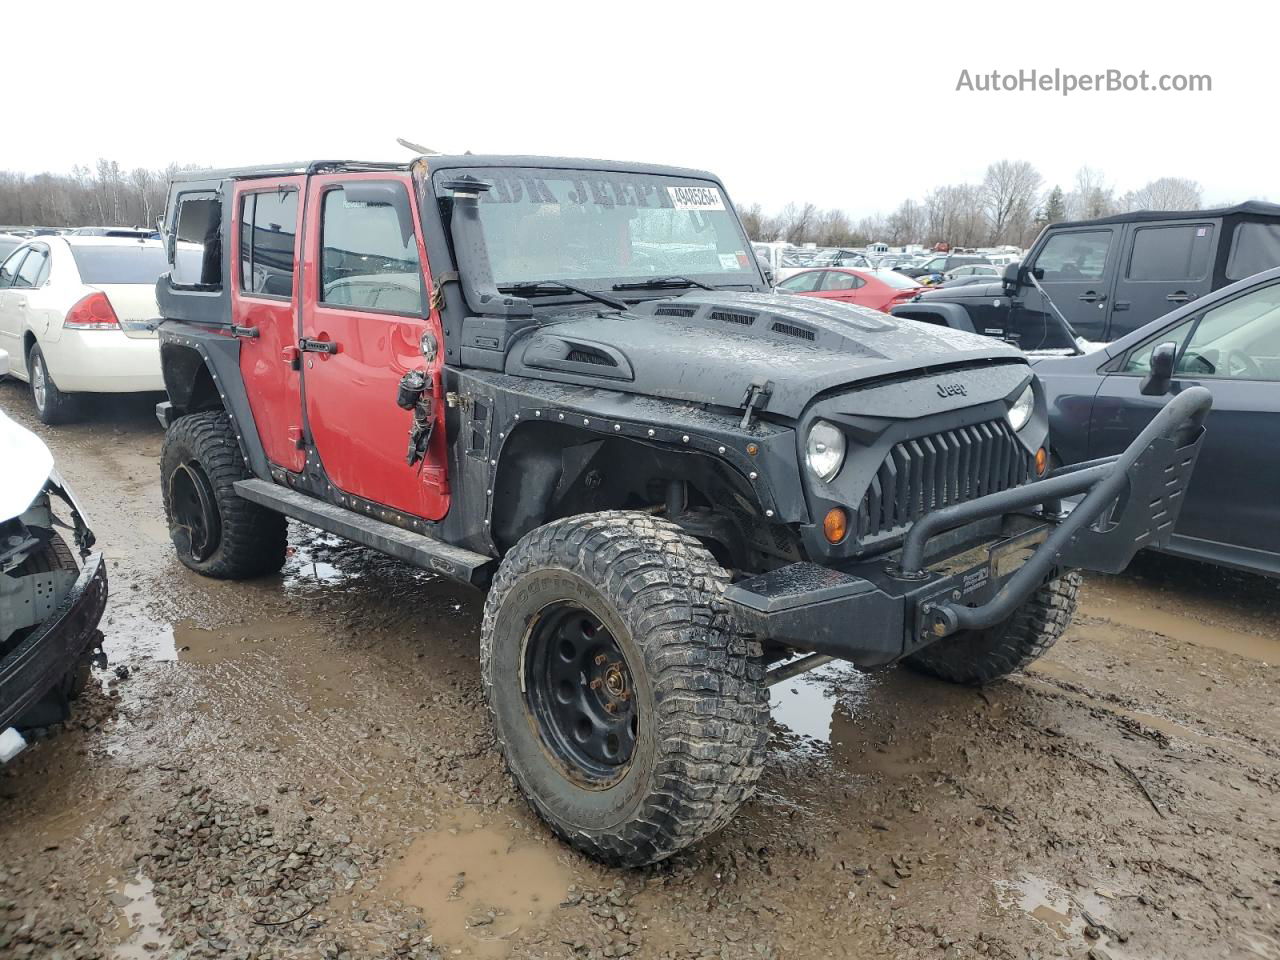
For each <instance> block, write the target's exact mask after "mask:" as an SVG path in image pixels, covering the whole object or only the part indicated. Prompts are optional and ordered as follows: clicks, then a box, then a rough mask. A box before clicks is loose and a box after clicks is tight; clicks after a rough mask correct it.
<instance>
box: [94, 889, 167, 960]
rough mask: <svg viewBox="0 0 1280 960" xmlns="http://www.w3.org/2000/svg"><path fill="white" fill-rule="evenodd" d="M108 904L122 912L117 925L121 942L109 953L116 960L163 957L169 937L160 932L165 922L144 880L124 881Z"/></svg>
mask: <svg viewBox="0 0 1280 960" xmlns="http://www.w3.org/2000/svg"><path fill="white" fill-rule="evenodd" d="M108 900H110V902H111V904H112V905H113V906H115V907H118V908H119V909H120V912H121V920H120V923H119V924H118V925H117V930H118V931H119V932H120V935H121V940H120V943H118V944H117V945H116V946H115V947H114V948H113V949H112V951H111V956H112V957H113V958H115V960H142V958H144V957H146V958H150V957H156V956H164V954H163V953H162V952H161V951H163V950H165V948H167V947H168V946H169V941H170V937H169V936H167V935H166V934H165V933H164V931H163V929H162V928H163V925H164V918H163V917H162V916H161V914H160V905H159V904H158V903H156V898H155V892H154V890H153V889H152V885H151V881H150V879H148V878H147V877H141V876H140V877H137V878H135V879H133V880H126V881H125V882H124V883H123V884H121V886H120V889H119V890H117V891H116V892H114V893H112V894H111V895H110V896H109V897H108Z"/></svg>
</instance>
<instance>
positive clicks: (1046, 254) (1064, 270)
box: [1035, 230, 1111, 280]
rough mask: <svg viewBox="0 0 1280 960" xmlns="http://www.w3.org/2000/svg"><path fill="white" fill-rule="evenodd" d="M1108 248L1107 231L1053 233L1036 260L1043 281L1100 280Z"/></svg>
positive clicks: (1108, 234) (1109, 242) (1108, 236)
mask: <svg viewBox="0 0 1280 960" xmlns="http://www.w3.org/2000/svg"><path fill="white" fill-rule="evenodd" d="M1110 246H1111V231H1110V230H1093V231H1089V232H1084V233H1057V234H1054V235H1053V236H1052V237H1050V238H1049V240H1048V242H1047V243H1045V245H1044V249H1042V250H1041V251H1040V255H1039V256H1038V257H1036V264H1035V265H1036V266H1037V267H1040V268H1041V269H1042V270H1044V279H1046V280H1101V279H1102V274H1103V271H1104V270H1105V269H1106V266H1107V250H1108V249H1109V248H1110Z"/></svg>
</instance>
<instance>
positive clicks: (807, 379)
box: [506, 291, 1025, 418]
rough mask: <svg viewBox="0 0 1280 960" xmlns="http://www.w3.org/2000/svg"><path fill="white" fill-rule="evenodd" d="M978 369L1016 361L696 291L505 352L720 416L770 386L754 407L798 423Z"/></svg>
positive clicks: (523, 362) (871, 320) (837, 313)
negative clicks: (834, 402) (905, 380)
mask: <svg viewBox="0 0 1280 960" xmlns="http://www.w3.org/2000/svg"><path fill="white" fill-rule="evenodd" d="M983 361H993V362H1004V363H1008V362H1025V361H1024V360H1023V358H1022V355H1021V354H1020V353H1019V352H1018V351H1017V350H1016V349H1015V348H1013V347H1011V346H1009V345H1007V344H1004V343H1002V342H1000V341H998V340H993V339H992V338H990V337H984V336H978V335H976V334H971V333H964V332H962V331H959V330H951V329H948V328H946V327H939V326H935V325H933V324H926V323H919V322H917V321H914V320H905V319H901V318H899V317H891V316H889V315H888V314H885V313H880V312H878V311H874V310H869V309H866V308H863V307H857V306H854V305H852V304H843V303H833V302H831V301H824V300H820V299H816V298H810V297H798V296H793V295H787V294H769V293H735V292H729V291H706V292H701V291H700V292H697V293H690V294H687V295H685V296H682V297H677V298H673V299H664V300H652V301H648V302H646V303H642V304H637V305H636V306H634V307H632V308H631V309H630V310H629V311H627V312H626V313H622V314H605V315H596V316H587V317H584V316H582V314H581V313H577V314H575V315H574V316H569V317H565V318H564V319H562V320H557V319H551V320H549V321H546V322H544V323H543V324H542V325H541V326H540V327H538V328H537V329H535V330H533V331H531V332H530V333H529V334H528V335H527V336H525V337H523V338H521V339H520V340H519V341H517V342H516V343H515V344H514V345H513V347H512V349H511V351H510V353H509V355H508V358H507V368H506V369H507V373H510V374H513V375H518V376H522V377H536V378H539V379H544V380H556V381H560V382H563V383H577V384H590V385H595V386H601V387H608V388H610V389H614V390H620V391H623V392H627V393H635V394H642V395H645V396H656V397H663V398H666V399H670V400H682V401H687V402H691V403H706V404H712V405H715V406H722V407H741V406H742V403H743V399H744V397H745V396H746V394H747V391H748V390H749V388H750V387H751V385H752V383H753V381H758V382H762V383H763V382H765V381H771V382H772V384H773V388H772V395H771V396H770V398H769V400H768V403H767V404H763V405H762V407H763V409H766V410H768V411H769V412H770V413H774V414H778V415H781V416H785V417H791V418H796V417H798V416H799V415H800V413H801V412H802V411H803V410H804V408H805V406H806V405H808V403H809V402H810V401H811V400H812V399H813V398H814V397H815V396H817V395H818V394H820V393H824V392H826V391H828V390H831V389H834V388H837V387H842V386H845V385H851V384H856V383H858V382H859V381H865V380H871V379H880V378H883V377H888V376H894V375H899V374H902V373H910V372H912V371H917V370H921V371H923V368H931V369H932V370H933V371H936V370H937V369H938V368H939V367H944V366H953V365H957V364H971V363H974V362H983Z"/></svg>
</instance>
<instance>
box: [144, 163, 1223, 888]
mask: <svg viewBox="0 0 1280 960" xmlns="http://www.w3.org/2000/svg"><path fill="white" fill-rule="evenodd" d="M165 233H166V245H167V252H168V257H169V262H170V272H169V273H168V274H167V275H166V276H164V277H161V279H160V281H159V284H158V302H159V304H160V308H161V312H162V314H163V317H164V320H163V321H162V323H161V325H160V344H161V346H160V349H161V357H162V362H163V369H164V376H165V384H166V386H167V388H168V393H169V399H168V401H167V402H165V403H162V404H160V406H159V408H158V414H159V416H160V419H161V422H162V423H163V424H164V425H165V427H166V429H167V433H166V437H165V445H164V452H163V456H162V461H161V470H162V483H163V486H164V503H165V510H166V513H167V515H168V520H169V527H170V532H171V535H172V538H173V542H174V545H175V547H176V548H177V551H178V555H179V557H180V558H181V560H182V562H183V563H185V564H186V565H187V566H189V567H191V568H192V569H193V570H197V571H200V572H201V573H204V574H207V575H209V576H215V577H252V576H258V575H263V574H270V573H273V572H275V571H277V570H278V569H279V568H280V566H281V564H282V563H283V561H284V556H285V533H286V528H285V518H286V517H294V518H296V519H298V520H301V521H303V522H305V523H308V524H312V525H314V526H316V527H320V528H323V529H325V530H328V531H331V532H334V533H337V534H340V535H342V536H344V537H347V538H349V539H351V540H353V541H356V542H358V543H361V544H365V545H367V546H369V547H372V548H374V549H377V550H382V551H385V552H386V553H388V554H391V555H393V556H395V557H398V558H400V559H402V560H405V561H407V562H409V563H414V564H418V565H419V566H422V567H424V568H426V569H428V570H432V571H435V572H436V573H438V574H440V575H442V576H446V577H452V578H455V579H457V580H461V581H464V582H467V583H471V584H474V585H476V586H478V587H482V588H486V587H487V588H488V589H489V595H488V598H487V600H486V603H485V608H484V621H483V627H482V638H481V651H480V655H481V660H482V673H483V681H484V686H485V689H486V693H487V695H488V699H489V706H490V711H491V713H492V716H493V721H494V727H495V731H496V737H497V742H498V745H499V747H500V748H501V750H502V752H503V755H504V757H505V758H506V761H507V764H508V767H509V769H510V770H511V772H512V774H513V776H514V777H515V780H516V782H517V783H518V785H519V786H520V788H521V790H522V791H523V792H524V794H525V795H526V796H527V797H528V798H529V800H530V802H531V803H532V804H533V805H534V807H535V808H536V809H537V810H538V812H539V813H540V814H541V815H542V816H543V817H544V818H545V819H546V820H547V821H548V822H549V823H550V824H551V826H552V827H553V828H554V829H555V830H556V831H557V832H558V833H559V834H560V835H561V836H563V837H564V838H566V839H567V840H568V841H569V842H571V843H572V844H574V845H575V846H577V847H579V848H580V849H582V850H584V851H586V852H587V853H589V854H591V855H593V856H596V857H599V858H601V859H603V860H606V861H608V862H611V863H618V864H630V865H636V864H643V863H649V862H652V861H654V860H658V859H661V858H662V857H665V856H668V855H670V854H671V853H672V852H674V851H676V850H678V849H680V848H681V847H683V846H685V845H687V844H689V843H691V842H692V841H694V840H696V839H698V838H699V837H701V836H703V835H704V834H706V833H707V832H709V831H711V830H714V829H715V828H717V827H719V826H720V825H722V824H723V823H725V822H726V821H727V820H728V819H729V817H730V816H732V814H733V812H734V811H735V810H736V809H737V807H738V805H739V804H740V803H741V802H742V801H743V800H744V799H745V798H746V797H748V796H749V795H750V794H751V792H752V790H753V789H754V786H755V782H756V779H757V778H758V776H759V774H760V770H761V766H762V764H763V762H764V757H765V745H766V741H767V738H768V717H769V710H768V696H767V687H768V684H770V683H773V682H777V681H779V680H781V679H785V678H786V677H789V676H794V675H795V674H796V673H799V672H802V671H803V670H805V669H809V668H812V667H813V666H816V665H818V664H819V663H822V662H825V661H826V660H830V659H832V658H840V659H844V660H848V661H850V662H852V663H854V664H856V665H858V666H860V667H863V668H870V667H879V666H884V665H887V664H891V663H894V662H897V661H899V660H905V661H906V662H907V663H909V664H911V665H912V666H914V667H916V668H918V669H921V670H925V671H928V672H930V673H932V674H934V675H936V676H941V677H944V678H947V679H950V680H953V681H957V682H964V683H981V682H985V681H987V680H990V679H993V678H995V677H998V676H1002V675H1004V674H1006V673H1008V672H1010V671H1012V670H1015V669H1018V668H1019V667H1021V666H1022V665H1024V664H1026V663H1027V662H1029V661H1030V660H1032V659H1033V658H1035V657H1036V656H1038V655H1039V654H1040V653H1042V652H1043V651H1044V650H1045V649H1046V648H1047V647H1048V646H1049V644H1051V643H1052V642H1053V641H1054V640H1055V639H1056V638H1057V636H1058V635H1059V634H1060V633H1061V632H1062V630H1063V629H1064V628H1065V626H1066V625H1067V623H1068V622H1069V620H1070V617H1071V613H1072V610H1073V608H1074V604H1075V595H1076V587H1077V583H1078V576H1077V575H1076V574H1075V573H1074V572H1072V569H1071V568H1073V567H1078V566H1083V567H1090V568H1094V569H1107V570H1118V569H1120V568H1122V567H1123V566H1124V565H1125V564H1127V563H1128V561H1129V559H1130V558H1131V557H1132V556H1133V553H1134V552H1135V551H1136V550H1138V549H1139V548H1141V547H1142V546H1146V545H1150V544H1153V543H1159V542H1161V541H1162V540H1163V539H1165V538H1167V537H1168V534H1169V531H1171V530H1172V527H1173V522H1174V519H1175V518H1176V516H1177V513H1178V509H1179V507H1180V505H1181V492H1182V490H1183V489H1184V488H1185V485H1186V482H1187V479H1188V477H1189V475H1190V473H1191V470H1192V469H1193V466H1194V462H1195V458H1196V454H1197V451H1198V449H1199V442H1200V436H1201V433H1202V428H1201V427H1200V422H1201V421H1202V419H1203V417H1204V414H1205V412H1206V411H1207V409H1208V406H1209V396H1208V393H1207V391H1204V390H1202V389H1199V388H1193V389H1190V390H1186V391H1183V392H1182V393H1181V394H1180V395H1179V396H1178V397H1176V398H1175V399H1173V400H1171V401H1170V402H1169V403H1168V404H1167V405H1166V407H1165V408H1164V410H1163V411H1162V412H1161V413H1160V414H1159V415H1157V416H1156V418H1155V419H1154V420H1153V421H1152V424H1151V426H1150V427H1149V428H1148V429H1147V430H1146V431H1145V432H1144V433H1143V434H1142V436H1141V437H1139V438H1138V440H1137V441H1135V443H1134V445H1133V447H1131V448H1130V449H1129V450H1128V451H1126V452H1125V453H1124V454H1122V455H1120V456H1119V457H1114V458H1110V459H1107V460H1101V461H1097V462H1094V463H1090V464H1084V465H1080V466H1076V467H1072V468H1069V469H1067V470H1062V471H1058V472H1056V473H1053V474H1050V472H1049V470H1048V463H1049V453H1050V451H1049V438H1048V426H1047V424H1048V417H1047V414H1046V410H1045V401H1044V395H1043V391H1042V389H1041V388H1040V385H1039V382H1038V381H1037V380H1036V378H1035V376H1034V375H1033V373H1032V370H1031V368H1030V367H1029V366H1028V364H1027V362H1026V359H1025V358H1024V357H1023V356H1022V354H1021V353H1019V352H1018V351H1017V350H1015V349H1014V348H1012V347H1010V346H1009V345H1007V344H1004V343H1001V342H999V341H997V340H994V339H992V338H989V337H983V336H975V335H968V334H964V333H961V332H958V331H954V330H947V329H943V328H939V327H933V326H929V325H926V324H920V323H916V322H914V321H909V320H899V319H896V318H893V317H889V316H886V315H885V314H881V313H875V312H872V311H867V310H864V309H862V308H859V307H855V306H852V305H849V304H840V303H834V302H830V301H820V300H813V299H810V298H800V297H788V296H785V295H777V294H774V293H772V292H771V291H770V290H769V288H768V286H767V285H766V284H765V281H764V278H763V277H762V276H761V274H760V269H759V267H758V265H757V262H756V259H755V257H754V256H752V255H751V252H750V251H751V244H750V242H749V241H748V239H747V236H746V234H745V233H744V232H743V229H742V225H741V223H740V221H739V219H738V217H737V214H736V213H735V212H734V209H733V206H732V205H731V204H730V203H729V200H728V197H727V194H726V193H725V190H724V187H723V186H722V185H721V183H720V182H719V181H718V180H717V179H716V178H715V177H713V176H711V175H710V174H706V173H702V172H699V171H694V170H681V169H674V168H668V167H652V166H642V165H623V164H613V163H603V162H599V161H582V160H548V159H538V158H531V157H475V156H460V157H430V158H419V159H418V160H416V161H414V162H413V163H411V164H371V163H350V162H317V163H311V164H306V165H301V166H281V167H257V168H252V169H241V170H224V171H213V172H203V173H194V174H184V175H183V176H182V177H181V178H179V179H177V180H175V181H174V182H173V183H172V185H171V187H170V195H169V203H168V208H167V212H166V215H165ZM1076 494H1084V498H1083V500H1082V501H1081V503H1080V505H1079V506H1077V507H1076V508H1075V509H1074V510H1072V511H1067V510H1066V509H1064V508H1063V506H1062V502H1063V498H1068V497H1071V496H1073V495H1076Z"/></svg>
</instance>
